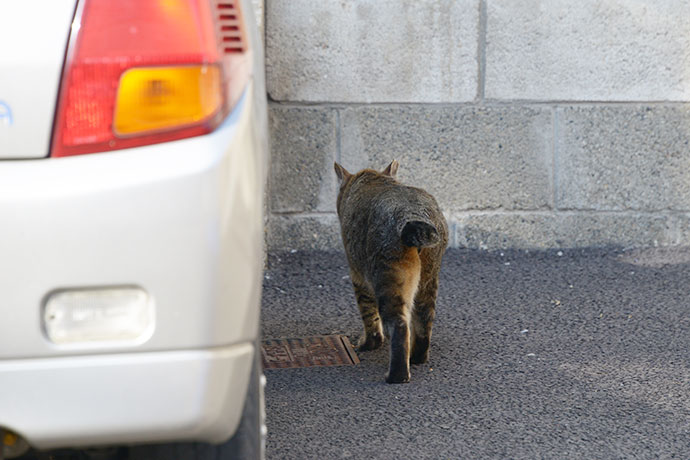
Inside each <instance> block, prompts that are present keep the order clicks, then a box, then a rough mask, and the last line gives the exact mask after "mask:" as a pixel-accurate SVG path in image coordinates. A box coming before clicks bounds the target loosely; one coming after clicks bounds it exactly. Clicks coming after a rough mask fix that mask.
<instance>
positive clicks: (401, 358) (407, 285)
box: [334, 160, 448, 383]
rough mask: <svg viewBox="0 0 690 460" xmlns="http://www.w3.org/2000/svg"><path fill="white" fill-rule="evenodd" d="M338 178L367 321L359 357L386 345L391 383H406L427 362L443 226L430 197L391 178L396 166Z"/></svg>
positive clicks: (346, 239) (355, 282)
mask: <svg viewBox="0 0 690 460" xmlns="http://www.w3.org/2000/svg"><path fill="white" fill-rule="evenodd" d="M334 166H335V172H336V174H337V176H338V179H339V180H340V191H339V193H338V202H337V209H338V218H339V219H340V228H341V232H342V237H343V244H344V246H345V253H346V255H347V260H348V263H349V265H350V277H351V280H352V286H353V287H354V291H355V298H356V299H357V305H358V307H359V312H360V314H361V316H362V321H363V323H364V336H363V337H362V338H361V340H360V341H359V343H358V346H357V351H368V350H375V349H377V348H379V347H380V346H381V345H382V344H383V340H384V336H383V332H384V331H385V334H386V337H388V338H389V340H390V366H389V370H388V373H387V374H386V382H388V383H406V382H409V381H410V364H420V363H425V362H427V360H428V358H429V341H430V339H431V327H432V323H433V320H434V315H435V313H434V310H435V308H436V292H437V290H438V276H439V270H440V268H441V258H442V257H443V253H444V252H445V250H446V246H447V245H448V225H447V224H446V220H445V218H444V217H443V214H442V213H441V210H440V209H439V207H438V204H437V203H436V200H435V199H434V197H433V196H431V195H430V194H428V193H427V192H425V191H424V190H422V189H419V188H415V187H409V186H406V185H403V184H401V183H399V182H398V181H397V180H396V174H397V171H398V162H397V161H395V160H393V161H392V162H391V164H389V165H388V167H386V168H385V169H384V170H383V171H381V172H378V171H374V170H372V169H364V170H362V171H360V172H358V173H356V174H350V173H349V172H348V171H347V170H346V169H345V168H343V167H342V166H341V165H339V164H338V163H335V165H334Z"/></svg>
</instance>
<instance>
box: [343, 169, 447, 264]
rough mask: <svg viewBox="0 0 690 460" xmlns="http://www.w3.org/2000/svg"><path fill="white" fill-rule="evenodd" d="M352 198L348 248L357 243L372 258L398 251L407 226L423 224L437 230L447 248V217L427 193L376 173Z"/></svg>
mask: <svg viewBox="0 0 690 460" xmlns="http://www.w3.org/2000/svg"><path fill="white" fill-rule="evenodd" d="M349 195H350V196H349V197H348V200H347V203H346V206H345V208H346V209H343V211H344V213H343V214H344V215H343V217H344V219H343V220H342V223H343V224H344V231H343V236H344V238H345V239H346V245H347V243H354V244H356V245H358V246H360V249H366V250H367V252H368V253H369V255H371V252H379V251H385V250H394V249H395V248H398V247H400V245H401V242H400V234H401V231H402V229H403V227H404V226H405V224H406V223H408V222H411V221H422V222H427V223H429V224H431V225H433V226H434V227H435V228H436V230H437V231H438V232H439V235H440V236H441V242H442V244H443V245H444V247H445V244H446V242H447V235H448V230H447V224H446V221H445V218H444V217H443V214H442V213H441V210H440V208H439V206H438V203H437V202H436V200H435V199H434V197H433V196H432V195H431V194H429V193H428V192H426V191H425V190H423V189H421V188H417V187H412V186H408V185H404V184H401V183H400V182H397V181H396V180H395V179H392V178H390V177H385V176H381V175H375V174H372V175H370V176H365V177H362V178H360V180H359V181H358V183H355V184H354V185H353V187H352V189H351V190H350V191H349ZM346 229H347V230H346Z"/></svg>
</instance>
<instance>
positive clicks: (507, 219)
mask: <svg viewBox="0 0 690 460" xmlns="http://www.w3.org/2000/svg"><path fill="white" fill-rule="evenodd" d="M452 220H453V221H455V223H456V228H457V235H456V238H457V244H458V246H459V247H469V248H480V249H508V248H519V249H546V248H574V247H608V246H610V247H650V246H670V245H673V244H676V241H675V238H674V235H673V234H674V229H673V224H672V222H671V219H670V217H669V216H665V215H658V216H655V215H649V214H644V215H640V214H623V213H524V214H523V213H519V214H515V213H512V214H507V213H506V214H503V213H501V214H494V213H488V214H473V215H456V216H454V217H453V218H452Z"/></svg>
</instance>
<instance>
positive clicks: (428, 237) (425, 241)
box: [400, 220, 441, 248]
mask: <svg viewBox="0 0 690 460" xmlns="http://www.w3.org/2000/svg"><path fill="white" fill-rule="evenodd" d="M400 239H401V240H402V244H404V245H405V246H410V247H416V248H430V247H432V246H436V245H437V244H439V243H440V242H441V236H440V235H439V234H438V230H436V227H434V226H433V225H431V224H429V223H427V222H422V221H421V220H413V221H410V222H408V223H406V224H405V226H404V227H403V229H402V232H401V233H400Z"/></svg>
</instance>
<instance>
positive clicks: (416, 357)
mask: <svg viewBox="0 0 690 460" xmlns="http://www.w3.org/2000/svg"><path fill="white" fill-rule="evenodd" d="M437 291H438V274H436V276H434V277H433V278H431V279H430V280H426V282H425V280H422V282H421V283H420V286H419V290H418V292H417V295H416V297H415V301H414V309H413V310H412V350H411V351H410V364H422V363H425V362H427V361H428V360H429V343H430V342H431V328H432V326H433V322H434V316H435V315H436V313H435V311H436V293H437Z"/></svg>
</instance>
